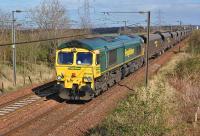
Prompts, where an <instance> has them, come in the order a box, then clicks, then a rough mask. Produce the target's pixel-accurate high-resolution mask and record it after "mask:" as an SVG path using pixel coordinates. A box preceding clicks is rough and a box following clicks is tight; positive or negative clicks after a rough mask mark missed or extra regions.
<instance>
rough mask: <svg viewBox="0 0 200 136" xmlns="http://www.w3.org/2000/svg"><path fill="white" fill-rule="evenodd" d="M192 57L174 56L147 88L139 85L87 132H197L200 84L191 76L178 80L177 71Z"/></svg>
mask: <svg viewBox="0 0 200 136" xmlns="http://www.w3.org/2000/svg"><path fill="white" fill-rule="evenodd" d="M189 58H192V56H191V55H190V54H186V53H180V54H178V55H177V56H175V57H174V58H173V59H172V61H170V62H169V63H168V64H167V65H165V66H164V67H163V68H161V69H160V70H159V71H158V74H157V75H155V76H154V77H152V79H151V80H150V85H149V88H148V90H145V89H144V87H143V86H139V87H138V88H137V89H136V92H135V94H134V95H132V96H129V97H128V98H127V99H126V100H123V101H122V102H120V103H119V105H118V107H117V108H116V109H115V111H113V113H112V114H111V115H109V116H108V117H107V119H106V120H105V121H104V122H103V123H102V124H101V125H99V126H97V127H96V128H95V129H92V130H90V133H89V134H87V135H91V136H105V135H107V136H110V135H113V136H130V135H133V136H135V135H136V136H144V135H148V136H158V135H159V136H160V135H169V136H171V135H175V136H176V135H177V136H178V135H180V136H190V135H194V136H195V135H198V133H199V132H200V129H199V126H198V123H197V125H196V127H194V126H193V122H194V116H195V113H196V108H197V107H198V106H197V105H198V104H199V103H198V102H199V94H200V91H199V90H200V87H198V86H194V84H193V82H192V80H191V79H190V81H187V80H185V81H184V82H183V80H179V79H178V77H176V76H177V75H176V74H175V71H176V70H177V67H178V65H179V64H180V63H181V62H182V61H184V60H187V59H189ZM172 76H173V78H171V77H172ZM198 76H200V75H198ZM172 83H174V84H175V86H177V84H178V86H180V87H181V89H180V90H179V89H177V87H175V86H174V84H172Z"/></svg>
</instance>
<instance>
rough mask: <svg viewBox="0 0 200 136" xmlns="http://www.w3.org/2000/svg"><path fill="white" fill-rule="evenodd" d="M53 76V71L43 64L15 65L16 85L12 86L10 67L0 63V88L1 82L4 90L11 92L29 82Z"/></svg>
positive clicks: (37, 81)
mask: <svg viewBox="0 0 200 136" xmlns="http://www.w3.org/2000/svg"><path fill="white" fill-rule="evenodd" d="M54 76H55V71H54V70H53V69H52V68H50V67H48V66H46V65H44V64H40V65H39V64H31V65H28V64H26V67H23V66H17V86H16V87H14V86H13V70H12V67H11V66H10V65H6V64H0V89H2V83H3V86H4V92H11V91H15V90H17V89H19V88H22V87H25V86H28V85H30V84H34V83H41V82H44V81H48V80H51V79H53V77H54ZM29 77H30V78H29ZM30 79H31V80H30Z"/></svg>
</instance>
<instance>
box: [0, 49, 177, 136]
mask: <svg viewBox="0 0 200 136" xmlns="http://www.w3.org/2000/svg"><path fill="white" fill-rule="evenodd" d="M175 49H177V46H176V47H175V48H172V49H170V50H169V51H168V52H167V53H166V54H163V55H162V56H161V57H159V58H156V59H155V60H152V61H150V65H151V68H150V73H151V74H153V73H155V72H156V71H157V70H158V69H159V68H160V67H161V66H162V65H163V64H164V63H166V62H168V60H169V58H170V57H171V56H173V54H174V53H173V51H172V50H175ZM143 72H144V68H141V69H140V70H138V71H137V72H136V73H134V74H133V75H130V76H129V77H127V78H126V79H124V80H122V81H121V82H120V84H119V85H115V86H113V87H112V88H111V89H109V91H107V92H105V93H103V95H101V96H99V97H97V98H95V99H94V100H92V101H90V102H88V103H86V104H79V103H76V104H73V103H67V104H66V103H65V102H61V103H59V104H58V103H56V104H54V105H53V106H50V107H47V106H48V105H49V104H52V102H49V103H45V102H44V103H43V105H41V107H40V108H41V109H39V108H38V109H37V108H36V106H35V107H34V108H35V109H37V110H38V112H39V111H40V110H42V109H44V108H46V109H48V110H46V111H44V112H40V113H38V115H35V113H33V115H34V117H30V118H29V119H26V120H25V121H19V120H18V121H19V123H18V124H16V125H15V126H13V127H10V125H7V126H4V128H6V127H7V128H6V129H7V130H5V131H4V133H1V131H0V135H1V134H3V135H9V136H18V135H19V136H21V135H30V136H31V135H32V136H34V135H38V136H39V135H41V136H42V135H56V136H57V135H81V134H83V133H84V132H86V131H87V129H89V128H91V127H93V126H95V125H96V124H97V123H98V122H101V120H102V119H103V118H104V117H105V116H106V114H107V113H108V112H109V111H111V109H112V108H111V107H114V105H116V103H117V101H118V100H120V99H121V98H123V97H125V96H126V95H127V93H130V90H131V89H130V88H132V87H133V86H132V84H133V83H134V84H136V83H137V82H139V81H141V80H142V79H143ZM130 81H133V83H130ZM132 91H133V90H132ZM35 93H37V91H36V92H35ZM44 94H45V93H43V94H41V95H44ZM42 107H43V108H42ZM16 120H17V119H16ZM0 128H1V127H0ZM36 130H37V131H36Z"/></svg>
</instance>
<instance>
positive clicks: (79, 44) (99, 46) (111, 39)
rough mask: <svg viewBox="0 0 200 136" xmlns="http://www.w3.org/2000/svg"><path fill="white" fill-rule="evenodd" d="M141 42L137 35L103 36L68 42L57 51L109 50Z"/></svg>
mask: <svg viewBox="0 0 200 136" xmlns="http://www.w3.org/2000/svg"><path fill="white" fill-rule="evenodd" d="M141 42H142V39H141V38H140V37H139V36H138V35H120V36H105V37H96V38H86V39H80V40H72V41H68V42H65V43H63V44H61V45H60V46H59V47H58V49H64V48H84V49H88V50H104V49H108V50H110V49H114V48H117V47H120V46H123V45H124V44H125V45H126V44H130V43H131V44H137V43H141Z"/></svg>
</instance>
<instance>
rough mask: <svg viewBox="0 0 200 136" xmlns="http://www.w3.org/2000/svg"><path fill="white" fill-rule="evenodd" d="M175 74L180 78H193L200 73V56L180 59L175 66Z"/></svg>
mask: <svg viewBox="0 0 200 136" xmlns="http://www.w3.org/2000/svg"><path fill="white" fill-rule="evenodd" d="M174 72H175V76H176V77H178V78H179V79H186V78H187V79H189V80H193V79H196V78H199V76H198V75H200V57H190V58H187V59H185V60H182V61H180V62H179V63H178V64H177V65H176V68H175V71H174Z"/></svg>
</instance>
